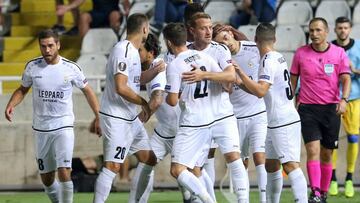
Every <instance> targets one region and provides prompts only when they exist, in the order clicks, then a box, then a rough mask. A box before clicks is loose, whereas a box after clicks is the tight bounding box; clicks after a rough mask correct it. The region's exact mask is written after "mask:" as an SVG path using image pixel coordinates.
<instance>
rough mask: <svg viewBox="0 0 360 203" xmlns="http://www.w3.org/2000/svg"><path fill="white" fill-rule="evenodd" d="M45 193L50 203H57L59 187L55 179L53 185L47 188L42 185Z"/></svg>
mask: <svg viewBox="0 0 360 203" xmlns="http://www.w3.org/2000/svg"><path fill="white" fill-rule="evenodd" d="M44 189H45V193H46V194H47V196H48V197H49V199H50V200H51V202H52V203H59V193H60V187H59V183H58V181H57V180H56V179H55V180H54V182H53V184H52V185H50V186H49V187H47V186H45V185H44Z"/></svg>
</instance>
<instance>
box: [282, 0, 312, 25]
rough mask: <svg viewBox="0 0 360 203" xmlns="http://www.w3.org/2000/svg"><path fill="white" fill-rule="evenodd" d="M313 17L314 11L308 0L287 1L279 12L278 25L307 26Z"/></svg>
mask: <svg viewBox="0 0 360 203" xmlns="http://www.w3.org/2000/svg"><path fill="white" fill-rule="evenodd" d="M312 18H313V11H312V8H311V6H310V3H309V2H307V1H285V2H284V3H283V4H282V5H281V7H280V8H279V10H278V13H277V20H276V23H277V25H294V24H297V25H301V26H306V25H307V24H308V23H309V21H310V20H311V19H312Z"/></svg>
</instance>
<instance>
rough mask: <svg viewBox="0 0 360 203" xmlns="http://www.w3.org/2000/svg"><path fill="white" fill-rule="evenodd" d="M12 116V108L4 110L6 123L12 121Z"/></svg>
mask: <svg viewBox="0 0 360 203" xmlns="http://www.w3.org/2000/svg"><path fill="white" fill-rule="evenodd" d="M13 115H14V107H12V106H10V107H7V108H6V109H5V118H6V120H8V121H10V122H11V121H12V117H13Z"/></svg>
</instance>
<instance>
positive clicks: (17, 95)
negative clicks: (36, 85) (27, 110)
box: [5, 85, 30, 122]
mask: <svg viewBox="0 0 360 203" xmlns="http://www.w3.org/2000/svg"><path fill="white" fill-rule="evenodd" d="M29 89H30V87H24V86H22V85H21V86H20V87H19V88H17V89H16V90H15V91H14V93H13V94H12V95H11V98H10V100H9V102H8V104H7V105H6V108H5V118H6V119H7V120H8V121H10V122H11V121H12V116H13V113H14V108H15V106H17V105H18V104H20V102H21V101H22V100H23V99H24V98H25V96H26V94H27V93H28V92H29Z"/></svg>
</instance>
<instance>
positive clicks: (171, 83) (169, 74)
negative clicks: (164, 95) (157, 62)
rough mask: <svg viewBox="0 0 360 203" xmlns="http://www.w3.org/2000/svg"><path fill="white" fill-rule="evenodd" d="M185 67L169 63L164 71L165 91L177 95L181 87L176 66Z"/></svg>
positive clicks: (179, 75) (179, 74)
mask: <svg viewBox="0 0 360 203" xmlns="http://www.w3.org/2000/svg"><path fill="white" fill-rule="evenodd" d="M181 65H183V66H186V64H176V63H174V62H172V63H170V64H169V65H168V67H167V69H166V81H167V84H166V91H167V92H169V93H179V92H180V87H181V82H182V80H181V73H179V71H178V66H181Z"/></svg>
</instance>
